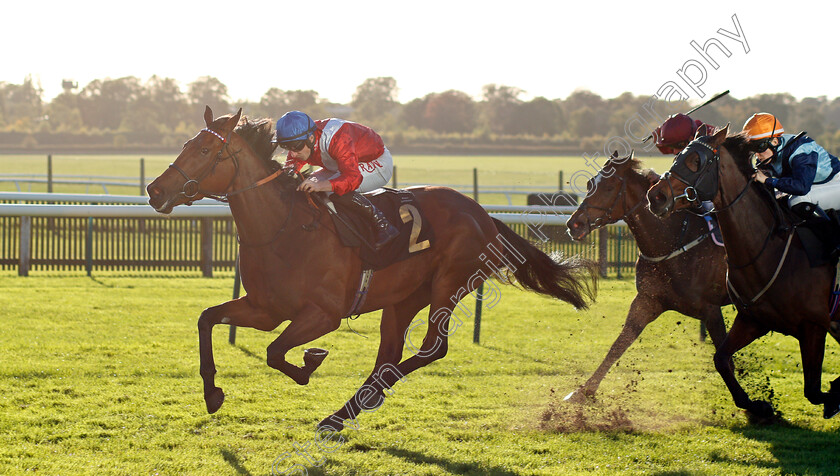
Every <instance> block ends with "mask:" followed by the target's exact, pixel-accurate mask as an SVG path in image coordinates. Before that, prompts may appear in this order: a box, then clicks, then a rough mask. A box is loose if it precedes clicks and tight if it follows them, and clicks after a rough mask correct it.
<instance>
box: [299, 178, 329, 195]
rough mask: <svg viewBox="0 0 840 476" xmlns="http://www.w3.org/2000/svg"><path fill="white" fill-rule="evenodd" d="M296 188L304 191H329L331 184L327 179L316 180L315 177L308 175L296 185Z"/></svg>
mask: <svg viewBox="0 0 840 476" xmlns="http://www.w3.org/2000/svg"><path fill="white" fill-rule="evenodd" d="M297 189H298V190H300V191H302V192H306V193H311V192H331V191H332V184H331V183H330V181H329V180H318V178H317V177H309V178H308V179H306V180H304V181H303V182H302V183H301V184H300V185H298V188H297Z"/></svg>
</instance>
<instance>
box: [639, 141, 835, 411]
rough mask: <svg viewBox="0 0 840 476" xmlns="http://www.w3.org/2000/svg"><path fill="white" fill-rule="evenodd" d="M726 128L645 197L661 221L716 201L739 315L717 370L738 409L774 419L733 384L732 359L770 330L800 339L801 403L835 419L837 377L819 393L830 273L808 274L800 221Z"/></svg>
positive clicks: (695, 147)
mask: <svg viewBox="0 0 840 476" xmlns="http://www.w3.org/2000/svg"><path fill="white" fill-rule="evenodd" d="M728 130H729V126H727V127H726V128H724V129H722V130H720V131H718V132H716V133H715V134H714V135H713V136H706V137H701V138H698V139H695V140H694V141H692V142H691V143H690V144H689V145H688V147H686V148H685V149H684V150H683V151H682V152H681V153H680V154H679V155H678V156H677V157H676V159H674V163H673V165H672V166H671V170H670V171H668V173H666V174H664V175H663V176H662V179H661V180H660V181H659V182H658V183H657V184H656V185H655V186H653V187H652V188H651V189H650V190H649V191H648V200H649V202H650V209H651V210H652V211H653V212H654V213H656V214H657V215H660V216H668V215H669V214H671V213H673V212H674V211H675V210H680V209H684V208H688V207H691V206H693V205H694V204H696V203H698V202H699V201H700V200H713V202H714V206H715V210H716V213H717V216H718V220H719V221H720V227H721V232H722V233H723V241H724V244H725V245H726V253H727V256H728V261H729V262H728V275H727V286H728V289H729V291H730V294H731V296H732V300H733V302H734V304H735V306H736V307H737V308H738V314H737V316H736V317H735V321H734V322H733V323H732V328H731V329H730V330H729V333H728V334H727V336H726V339H724V341H723V344H722V345H721V346H720V347H719V348H718V349H717V352H715V358H714V362H715V368H716V369H717V371H718V372H719V373H720V375H721V377H723V380H724V382H725V383H726V386H727V387H728V388H729V391H730V393H731V394H732V398H733V399H734V401H735V405H737V406H738V408H742V409H744V410H746V411H747V412H749V413H750V414H751V415H752V416H755V417H758V418H759V419H769V418H772V417H773V416H774V409H773V407H772V406H771V405H770V404H769V403H768V402H765V401H761V400H752V399H750V397H749V396H748V395H747V393H746V392H745V391H744V389H743V388H742V387H741V385H740V384H739V383H738V380H737V379H736V377H735V373H734V372H733V368H732V363H731V360H730V357H731V356H732V355H733V354H734V353H736V352H738V350H740V349H742V348H744V347H745V346H747V345H748V344H750V343H751V342H753V341H754V340H756V339H758V338H760V337H761V336H763V335H765V334H767V333H768V332H769V331H775V332H779V333H782V334H785V335H789V336H793V337H795V338H796V339H798V340H799V348H800V354H801V358H802V370H803V373H804V377H805V397H806V398H807V399H808V401H810V402H811V403H813V404H814V405H819V404H822V405H823V416H824V417H825V418H830V417H832V416H834V415H836V414H837V413H838V412H840V378H838V379H835V380H834V381H833V382H832V383H831V386H830V390H829V392H823V391H822V384H821V376H822V365H823V357H824V354H825V337H826V333H827V332H828V331H829V328H830V325H831V317H830V314H831V313H830V309H829V295H830V293H831V283H832V278H833V276H834V267H833V266H831V265H830V264H825V265H822V266H818V267H811V266H810V264H809V261H808V257H807V255H806V252H805V250H804V248H803V246H802V243H801V241H800V240H799V238H798V236H797V234H796V233H795V229H796V226H797V221H796V220H795V219H793V218H792V216H791V215H790V213H789V212H788V211H787V210H786V209H783V208H782V207H781V206H780V205H779V204H778V202H777V201H776V198H775V196H774V193H773V191H772V190H771V189H770V188H769V187H766V186H764V185H762V184H759V183H756V182H754V180H753V178H752V177H753V173H755V170H754V168H753V165H752V164H751V163H750V158H751V155H752V154H751V152H750V150H749V145H748V141H747V138H746V136H745V135H743V134H736V135H733V136H730V137H727V136H726V134H727V132H728Z"/></svg>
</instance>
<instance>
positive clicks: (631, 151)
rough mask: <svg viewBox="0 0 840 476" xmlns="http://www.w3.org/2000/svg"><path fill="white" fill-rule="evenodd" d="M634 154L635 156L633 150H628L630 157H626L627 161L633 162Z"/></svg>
mask: <svg viewBox="0 0 840 476" xmlns="http://www.w3.org/2000/svg"><path fill="white" fill-rule="evenodd" d="M635 154H636V151H635V150H633V149H630V156H628V157H627V160H633V156H634V155H635Z"/></svg>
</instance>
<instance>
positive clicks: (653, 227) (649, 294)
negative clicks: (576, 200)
mask: <svg viewBox="0 0 840 476" xmlns="http://www.w3.org/2000/svg"><path fill="white" fill-rule="evenodd" d="M658 179H659V176H658V175H656V174H655V173H654V172H653V171H651V170H642V165H641V162H640V161H638V160H636V159H634V158H633V155H632V154H630V155H629V156H626V157H621V158H619V157H618V154H614V155H613V156H612V157H610V158H609V159H608V160H607V162H606V163H605V164H604V166H603V167H602V168H601V170H600V171H599V172H598V174H597V175H596V176H594V177H592V178H591V179H590V180H589V182H588V183H587V190H588V193H587V195H586V198H584V200H583V202H582V203H581V204H580V206H579V207H578V209H577V210H575V212H574V213H573V214H572V216H571V217H569V220H568V222H567V223H566V225H567V226H568V232H569V236H571V237H572V239H574V240H576V241H580V240H582V239H584V238H585V237H586V236H587V235H589V233H591V232H592V231H594V230H596V229H598V228H601V227H603V226H606V225H608V224H610V223H615V222H617V221H619V220H624V222H625V223H627V226H628V227H629V228H630V232H631V233H633V236H634V237H635V238H636V244H637V246H638V247H639V251H640V253H639V259H638V260H637V261H636V291H637V294H636V297H634V298H633V302H632V303H631V304H630V310H629V312H628V313H627V319H626V320H625V321H624V327H623V328H622V329H621V333H620V334H619V335H618V338H616V340H615V342H614V343H613V345H612V347H610V350H609V351H608V352H607V355H606V357H604V361H603V362H601V365H599V366H598V368H597V370H595V373H593V374H592V376H591V377H589V379H588V380H587V381H586V383H584V384H583V385H582V386H581V387H580V388H578V389H577V390H575V391H574V392H572V393H570V394H569V395H567V396H566V400H573V401H578V402H580V401H583V400H584V399H585V398H586V397H592V396H594V395H595V392H597V390H598V386H599V385H600V384H601V380H603V379H604V376H605V375H606V374H607V372H608V371H609V370H610V368H611V367H612V365H613V364H615V362H616V361H618V359H619V358H621V356H622V355H623V354H624V352H625V351H626V350H627V349H628V348H629V347H630V345H631V344H633V342H635V341H636V339H637V338H638V337H639V335H640V334H641V333H642V331H643V330H644V329H645V327H646V326H647V325H648V324H650V323H651V322H653V321H654V320H656V319H657V318H658V317H659V316H661V315H662V313H664V312H665V311H677V312H679V313H681V314H684V315H686V316H689V317H693V318H695V319H699V320H700V321H701V322H703V323H705V324H706V328H707V329H708V331H709V335H710V336H711V338H712V342H713V343H714V344H715V347H718V346H720V344H721V343H722V342H723V339H724V337H726V326H725V325H724V322H723V315H722V314H721V311H720V308H721V306H723V305H725V304H728V303H729V297H728V296H727V294H726V287H725V284H724V282H725V274H726V262H725V257H726V253H725V251H724V249H723V247H721V246H718V245H715V243H714V241H713V239H712V237H711V235H710V231H709V227H708V225H707V224H706V220H705V219H703V218H702V217H699V216H697V215H694V214H691V213H687V212H686V213H679V214H676V215H672V216H670V217H668V218H666V219H664V220H660V219H659V218H658V217H656V216H655V215H654V214H653V213H651V212H650V210H648V209H647V207H646V205H647V195H646V194H647V190H648V188H650V186H651V185H652V184H653V183H655V182H656V181H657V180H658Z"/></svg>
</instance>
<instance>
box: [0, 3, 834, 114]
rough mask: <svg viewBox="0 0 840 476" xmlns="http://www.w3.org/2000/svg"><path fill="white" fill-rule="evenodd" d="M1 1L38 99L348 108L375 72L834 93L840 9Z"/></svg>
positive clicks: (646, 92)
mask: <svg viewBox="0 0 840 476" xmlns="http://www.w3.org/2000/svg"><path fill="white" fill-rule="evenodd" d="M7 3H9V4H7V5H4V6H3V16H4V22H3V28H2V29H0V42H2V44H3V45H4V48H3V49H4V52H3V63H2V66H0V82H7V83H13V84H21V83H22V82H23V80H24V78H25V77H26V76H27V75H31V76H32V77H33V78H34V79H35V80H36V81H40V84H41V87H42V88H43V90H44V99H45V100H47V101H49V100H51V99H52V98H53V97H54V96H55V95H57V94H59V93H60V92H61V81H62V79H71V80H74V81H77V82H78V84H79V87H80V88H82V87H84V86H85V85H87V84H88V83H89V82H90V81H92V80H94V79H105V78H120V77H124V76H135V77H138V78H140V79H141V80H144V81H145V80H147V79H149V78H150V77H151V76H152V75H158V76H161V77H169V78H174V79H176V80H177V81H178V82H179V84H180V85H181V88H182V90H183V91H186V89H187V85H188V84H189V83H190V82H192V81H194V80H196V79H198V78H199V77H202V76H214V77H216V78H218V79H219V80H221V81H222V83H224V84H225V85H226V86H227V87H228V92H229V95H230V96H231V99H233V100H234V101H238V100H249V101H258V100H259V98H260V97H261V96H262V95H263V94H264V93H265V92H266V91H267V90H268V89H270V88H272V87H276V88H279V89H283V90H296V89H304V90H308V89H311V90H315V91H317V92H318V93H319V95H320V97H321V98H323V99H326V100H329V101H332V102H338V103H347V102H349V101H350V100H351V99H352V95H353V92H354V91H355V89H356V87H357V86H358V85H360V84H361V83H362V82H363V81H364V80H365V79H367V78H374V77H379V76H391V77H393V78H395V79H396V83H397V87H398V88H399V96H398V99H399V101H400V102H402V103H406V102H408V101H410V100H412V99H414V98H417V97H423V96H425V95H427V94H429V93H433V92H443V91H446V90H450V89H455V90H459V91H463V92H465V93H467V94H469V95H471V96H473V97H475V98H476V99H479V98H480V96H481V91H482V86H484V85H486V84H498V85H506V86H514V87H517V88H520V89H522V90H524V91H525V93H524V94H523V96H522V98H523V99H526V100H528V99H530V98H533V97H537V96H543V97H546V98H548V99H557V98H566V97H567V96H568V95H569V94H571V93H572V92H574V91H575V90H578V89H588V90H590V91H593V92H595V93H597V94H599V95H601V96H603V97H605V98H611V97H615V96H618V95H619V94H621V93H623V92H626V91H629V92H631V93H633V94H635V95H643V96H651V95H655V94H659V95H660V99H665V98H664V97H663V95H664V94H673V96H672V98H676V97H677V96H676V94H677V93H676V92H674V93H670V92H669V91H677V90H678V89H679V90H680V91H681V93H680V94H683V93H684V94H685V95H686V96H688V99H689V100H690V101H692V102H694V103H699V102H702V100H703V99H708V98H709V97H710V96H712V95H714V94H715V93H717V92H719V91H723V90H725V89H729V90H731V94H732V96H733V97H736V98H743V97H747V96H751V95H755V94H761V93H778V92H787V93H790V94H792V95H794V96H795V97H797V98H799V99H801V98H803V97H809V96H823V95H824V96H828V97H829V98H834V97H837V96H840V66H838V63H837V61H836V60H835V57H836V55H837V46H838V44H840V32H838V27H837V19H838V17H840V15H838V13H840V8H838V7H837V6H836V5H835V4H833V3H829V2H820V3H821V5H822V6H817V4H816V2H809V1H799V2H778V1H761V2H758V1H752V0H750V1H742V2H731V1H726V2H724V1H717V0H704V1H700V2H697V1H695V2H674V1H644V0H639V1H636V2H627V1H621V2H612V1H575V2H563V1H560V0H553V1H534V0H518V1H513V2H511V1H492V0H490V1H487V0H485V1H472V0H468V1H458V0H450V1H438V0H430V1H421V2H405V1H400V0H390V1H364V0H356V1H347V0H343V1H333V0H323V1H319V2H311V1H304V0H297V1H288V0H287V1H280V0H276V1H272V2H269V1H263V0H250V1H249V0H245V1H236V2H232V1H228V2H221V1H215V0H206V1H203V2H195V1H192V0H189V1H174V0H169V1H159V0H146V1H143V2H136V3H124V2H114V1H113V0H109V1H94V0H75V1H61V2H55V1H52V0H47V1H41V2H23V1H16V2H7ZM829 5H830V6H829ZM733 17H734V18H733ZM736 22H737V25H736ZM739 27H740V30H739ZM720 30H724V31H725V32H728V33H729V36H728V37H727V36H726V33H725V32H724V33H722V32H720ZM711 39H716V40H717V41H718V42H719V43H715V42H714V41H712V42H709V40H711ZM692 41H694V42H695V43H696V45H697V48H700V49H701V50H702V49H703V47H704V46H705V47H706V52H705V53H704V54H705V55H707V56H708V59H705V58H703V54H701V52H698V51H697V49H695V48H694V47H692V45H691V42H692ZM720 46H722V47H723V48H720ZM724 49H725V50H726V51H724ZM726 53H729V55H727V54H726ZM709 59H710V60H711V61H709ZM712 63H715V64H716V66H717V67H716V68H715V67H714V65H713V64H712ZM669 81H670V82H672V83H673V86H670V89H668V87H669V86H668V85H669V83H668V82H669ZM692 84H693V86H692ZM662 88H665V89H666V90H662Z"/></svg>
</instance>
